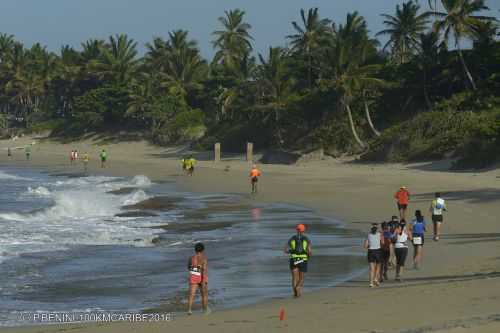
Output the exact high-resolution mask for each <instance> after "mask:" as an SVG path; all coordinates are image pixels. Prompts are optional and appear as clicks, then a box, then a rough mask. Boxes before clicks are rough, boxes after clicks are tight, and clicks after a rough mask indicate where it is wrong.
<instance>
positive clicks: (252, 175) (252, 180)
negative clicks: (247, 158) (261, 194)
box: [250, 164, 261, 193]
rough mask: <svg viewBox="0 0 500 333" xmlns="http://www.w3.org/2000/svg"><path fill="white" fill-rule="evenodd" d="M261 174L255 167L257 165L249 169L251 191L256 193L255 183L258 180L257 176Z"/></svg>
mask: <svg viewBox="0 0 500 333" xmlns="http://www.w3.org/2000/svg"><path fill="white" fill-rule="evenodd" d="M260 176H261V172H260V170H259V169H257V165H255V164H254V165H253V166H252V170H250V183H251V184H252V193H257V183H258V181H259V177H260Z"/></svg>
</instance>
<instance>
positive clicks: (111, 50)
mask: <svg viewBox="0 0 500 333" xmlns="http://www.w3.org/2000/svg"><path fill="white" fill-rule="evenodd" d="M136 47H137V43H136V42H134V40H133V39H130V38H129V37H128V36H127V35H124V34H121V35H116V36H110V37H109V43H108V44H106V45H105V46H104V47H101V50H100V51H101V56H100V58H99V59H98V60H97V62H96V63H95V68H96V70H97V72H98V73H99V74H100V76H101V77H102V78H105V79H111V80H113V81H114V82H116V83H127V82H129V81H130V80H131V79H132V78H133V75H134V74H135V73H136V71H137V68H138V64H139V60H137V58H136V56H137V49H136Z"/></svg>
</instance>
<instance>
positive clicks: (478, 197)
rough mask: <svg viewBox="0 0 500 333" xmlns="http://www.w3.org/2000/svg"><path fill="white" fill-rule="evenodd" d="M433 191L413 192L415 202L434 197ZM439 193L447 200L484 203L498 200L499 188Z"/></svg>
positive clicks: (499, 197) (499, 195) (429, 199)
mask: <svg viewBox="0 0 500 333" xmlns="http://www.w3.org/2000/svg"><path fill="white" fill-rule="evenodd" d="M434 195H435V193H434V192H428V193H418V194H414V195H413V198H414V200H413V201H415V202H421V201H429V202H430V201H431V200H432V199H434ZM441 195H442V196H443V198H444V199H446V200H448V201H456V200H463V201H466V202H470V203H485V202H493V201H497V200H500V189H495V188H481V189H477V190H468V191H441Z"/></svg>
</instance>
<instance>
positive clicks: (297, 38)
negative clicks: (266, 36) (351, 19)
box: [287, 8, 331, 88]
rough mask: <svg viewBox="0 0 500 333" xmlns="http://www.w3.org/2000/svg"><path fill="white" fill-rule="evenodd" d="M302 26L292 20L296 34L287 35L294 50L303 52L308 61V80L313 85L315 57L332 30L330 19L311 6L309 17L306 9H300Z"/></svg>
mask: <svg viewBox="0 0 500 333" xmlns="http://www.w3.org/2000/svg"><path fill="white" fill-rule="evenodd" d="M300 17H301V19H302V27H301V26H300V25H299V24H298V23H297V22H295V21H294V22H292V25H293V28H294V29H295V32H296V33H295V34H293V35H289V36H287V38H288V39H290V43H291V46H292V50H293V51H295V52H297V53H299V54H302V55H303V56H304V57H305V58H306V61H307V82H308V85H309V88H311V86H312V70H313V60H314V59H313V58H314V55H315V54H318V52H317V51H318V50H319V49H320V48H321V46H322V45H324V43H325V41H326V39H327V37H328V34H329V33H330V32H331V30H330V27H329V25H330V20H328V19H321V18H320V17H319V13H318V8H310V9H309V10H308V12H307V17H306V13H305V11H304V9H301V10H300Z"/></svg>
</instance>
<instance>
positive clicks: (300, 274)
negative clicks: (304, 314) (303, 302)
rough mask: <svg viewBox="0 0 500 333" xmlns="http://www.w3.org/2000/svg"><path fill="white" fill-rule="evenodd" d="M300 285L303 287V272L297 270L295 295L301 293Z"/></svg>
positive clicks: (298, 295)
mask: <svg viewBox="0 0 500 333" xmlns="http://www.w3.org/2000/svg"><path fill="white" fill-rule="evenodd" d="M302 287H304V273H303V272H299V281H298V282H297V288H296V289H297V297H300V296H301V295H302Z"/></svg>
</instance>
